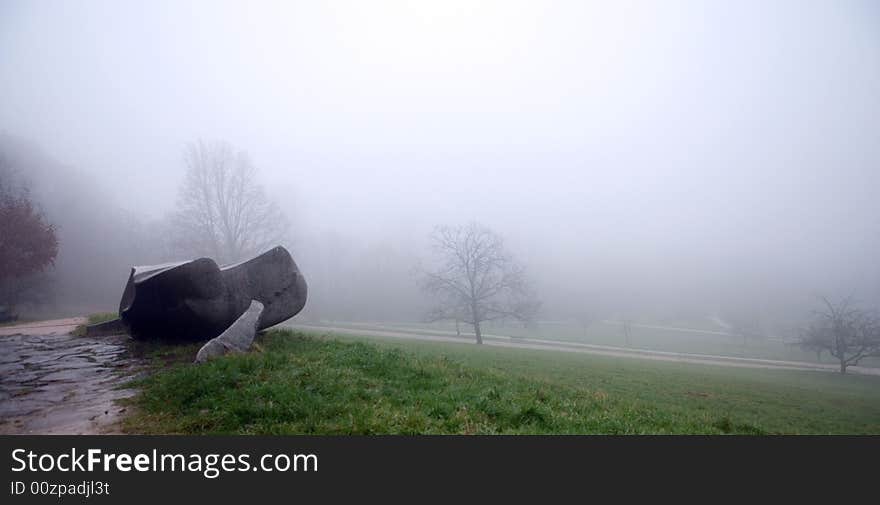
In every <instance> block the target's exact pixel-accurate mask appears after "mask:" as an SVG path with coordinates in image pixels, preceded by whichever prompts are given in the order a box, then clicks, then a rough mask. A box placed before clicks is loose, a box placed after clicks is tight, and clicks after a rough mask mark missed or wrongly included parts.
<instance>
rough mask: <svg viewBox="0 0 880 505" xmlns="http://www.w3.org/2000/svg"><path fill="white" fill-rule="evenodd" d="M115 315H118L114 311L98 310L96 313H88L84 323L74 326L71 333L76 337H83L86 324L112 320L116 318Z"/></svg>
mask: <svg viewBox="0 0 880 505" xmlns="http://www.w3.org/2000/svg"><path fill="white" fill-rule="evenodd" d="M117 317H119V314H117V313H115V312H98V313H97V314H89V315H88V317H87V318H86V322H85V324H81V325H79V326H77V327H76V328H74V329H73V332H71V334H72V335H75V336H77V337H83V336H85V334H86V326H88V325H90V324H98V323H104V322H107V321H112V320H113V319H116V318H117Z"/></svg>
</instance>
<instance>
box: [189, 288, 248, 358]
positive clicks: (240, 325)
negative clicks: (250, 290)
mask: <svg viewBox="0 0 880 505" xmlns="http://www.w3.org/2000/svg"><path fill="white" fill-rule="evenodd" d="M263 308H264V307H263V304H262V303H260V302H258V301H256V300H252V301H251V305H250V307H248V309H247V310H246V311H244V314H242V315H241V316H239V318H238V319H236V320H235V322H234V323H232V325H231V326H229V328H226V331H224V332H223V333H221V334H220V336H219V337H216V338H213V339H211V340H209V341H208V343H207V344H205V345H203V346H202V348H201V349H199V352H198V354H196V363H204V362H206V361H208V360H210V359H213V358H217V357H219V356H223V355H225V354H228V353H239V352H246V351H247V350H248V349H250V348H251V344H252V343H253V342H254V336H255V335H256V334H257V328H259V326H260V319H261V317H262V315H263Z"/></svg>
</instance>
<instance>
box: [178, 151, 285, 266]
mask: <svg viewBox="0 0 880 505" xmlns="http://www.w3.org/2000/svg"><path fill="white" fill-rule="evenodd" d="M184 162H185V164H186V168H187V171H186V178H185V180H184V183H183V188H182V189H181V192H180V197H179V203H178V210H177V212H176V213H175V214H174V215H173V216H172V221H171V222H172V229H173V230H174V232H173V238H172V242H173V244H172V245H173V248H174V249H176V250H177V251H178V252H179V253H182V254H189V255H191V256H209V257H212V258H214V259H215V260H217V261H218V262H219V263H221V264H224V263H230V262H235V261H239V260H242V259H245V258H247V257H249V256H252V255H255V254H257V253H260V252H262V251H264V250H266V249H268V248H270V247H273V246H275V245H278V244H279V243H282V242H284V240H285V239H286V238H287V232H288V229H289V222H288V220H287V217H286V216H285V215H284V213H283V212H282V211H281V209H280V208H279V207H278V206H277V205H276V204H275V202H273V201H271V200H269V198H268V197H267V196H266V194H265V191H264V190H263V188H262V186H260V185H259V183H258V182H257V177H256V176H257V169H256V168H255V167H254V165H253V164H252V163H251V160H250V158H248V156H247V154H246V153H244V152H242V151H238V152H236V151H235V150H234V149H233V147H232V146H231V145H230V144H229V143H228V142H223V141H218V142H211V143H208V142H204V141H201V140H200V141H198V142H193V143H190V144H188V145H187V146H186V148H185V150H184Z"/></svg>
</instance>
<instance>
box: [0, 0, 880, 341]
mask: <svg viewBox="0 0 880 505" xmlns="http://www.w3.org/2000/svg"><path fill="white" fill-rule="evenodd" d="M0 133H2V134H3V135H4V136H3V137H2V146H0V147H2V148H3V149H5V150H6V151H7V154H8V153H10V152H12V153H13V154H14V156H17V157H18V158H17V159H20V160H21V161H20V163H19V172H21V175H22V177H24V178H26V179H28V180H29V181H30V184H31V185H32V187H33V194H34V195H35V198H37V199H38V201H39V202H40V205H41V206H42V208H43V209H44V210H45V212H46V214H47V217H48V218H49V219H50V220H53V221H55V222H56V223H57V224H58V226H59V230H60V234H61V237H62V240H61V252H60V254H59V259H58V261H57V264H56V267H55V275H56V276H57V290H56V296H55V297H54V301H53V302H52V304H53V307H54V310H59V311H64V310H81V309H84V308H88V309H91V308H93V307H99V308H100V307H109V308H112V307H113V305H114V304H115V303H116V301H117V300H118V297H119V295H120V294H121V290H122V286H123V284H124V282H125V278H126V276H127V273H128V271H127V269H128V267H129V266H130V265H132V264H141V263H158V262H161V261H165V260H167V259H169V258H168V256H169V252H168V251H167V250H165V249H163V248H162V247H161V246H160V245H159V244H158V241H156V240H154V237H156V236H157V235H159V234H161V233H159V232H156V230H157V229H159V228H158V227H161V223H162V221H163V219H164V218H165V216H167V215H168V213H170V212H172V211H173V210H174V208H175V205H176V202H177V198H178V194H179V188H180V185H181V183H182V181H183V176H184V171H185V165H184V163H183V159H182V153H183V149H184V146H185V144H186V143H187V142H190V141H194V140H196V139H200V138H202V139H224V140H226V141H228V142H230V143H231V144H233V145H234V146H235V147H236V148H237V149H242V150H246V151H247V152H248V154H249V155H250V158H251V159H252V160H253V162H254V164H255V165H256V166H257V167H258V168H259V177H260V182H261V184H263V186H264V187H265V188H266V190H267V192H268V194H269V196H271V197H272V198H273V199H274V200H275V201H276V202H277V203H278V204H279V205H280V206H281V207H282V209H283V210H284V211H285V213H286V214H287V215H288V217H289V218H290V220H291V222H292V225H293V226H292V231H291V234H290V235H291V238H290V241H289V243H288V244H286V245H287V246H288V247H289V248H290V250H291V252H292V253H293V255H294V257H295V259H296V261H297V262H298V263H299V265H300V267H301V269H302V271H303V273H304V275H305V276H306V278H307V279H308V281H309V289H310V291H309V296H310V299H309V302H308V305H307V310H306V312H305V313H304V314H303V317H311V318H323V319H330V320H418V319H419V318H420V317H422V315H423V311H424V309H425V306H426V303H427V302H426V301H425V299H424V297H423V296H422V294H421V293H420V292H419V290H418V287H417V285H416V283H415V280H414V279H413V268H414V267H415V266H416V265H417V264H418V262H419V261H421V260H422V259H423V258H424V257H425V254H426V247H427V238H428V234H429V233H430V232H431V230H432V229H433V227H434V226H436V225H440V224H458V223H466V222H469V221H473V220H475V221H479V222H481V223H483V224H485V225H486V226H489V227H491V228H492V229H494V230H496V231H497V232H498V233H500V234H501V235H503V236H504V237H505V239H506V241H507V245H508V247H509V249H510V250H511V252H512V253H513V254H515V255H516V257H517V258H519V260H520V261H521V262H522V263H523V264H524V265H525V266H526V268H527V269H528V273H529V274H530V276H531V278H532V279H533V280H534V283H535V288H536V291H537V293H538V294H539V295H540V298H541V300H542V301H543V305H542V312H541V315H540V317H541V318H542V319H566V318H577V317H581V316H582V315H583V314H585V313H589V314H593V315H595V317H612V316H613V315H614V314H621V313H627V314H630V316H628V317H634V318H636V319H644V320H649V319H656V318H696V317H705V316H708V315H712V314H719V313H724V312H731V311H747V312H749V313H754V314H759V315H760V317H761V318H762V320H764V321H770V322H778V323H779V324H797V321H798V320H799V318H802V317H805V316H806V315H807V314H808V312H809V310H810V309H811V307H812V304H813V303H814V301H815V296H816V295H820V294H821V295H826V296H832V297H840V296H847V295H854V296H855V297H856V298H857V299H858V300H860V301H861V302H863V303H864V304H866V305H869V306H870V305H873V306H878V305H880V199H878V198H877V193H878V189H880V6H878V4H877V3H876V2H871V1H864V2H856V1H838V2H805V1H797V2H794V1H792V2H784V1H779V2H760V1H754V2H750V1H749V2H613V3H612V2H595V3H589V2H580V1H572V2H553V1H549V2H538V1H531V2H517V1H499V2H471V1H452V0H444V1H436V2H415V1H412V2H408V1H382V2H356V1H352V2H253V1H251V2H159V1H157V2H125V1H113V2H111V1H108V2H92V1H78V2H25V1H21V2H19V1H8V0H7V1H5V2H3V3H2V4H0ZM15 153H18V154H15ZM171 259H173V258H171Z"/></svg>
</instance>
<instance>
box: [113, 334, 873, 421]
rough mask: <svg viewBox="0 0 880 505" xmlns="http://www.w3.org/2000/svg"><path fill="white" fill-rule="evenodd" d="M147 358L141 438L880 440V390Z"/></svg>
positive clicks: (476, 358) (735, 377)
mask: <svg viewBox="0 0 880 505" xmlns="http://www.w3.org/2000/svg"><path fill="white" fill-rule="evenodd" d="M194 350H195V348H194V347H192V346H188V347H186V348H183V349H180V348H173V347H168V346H152V347H150V348H146V349H144V348H142V349H141V350H140V352H141V353H142V355H144V356H146V357H147V358H148V359H150V360H152V362H153V364H154V365H155V367H156V371H155V373H154V374H152V375H151V376H150V377H148V378H146V379H144V380H142V381H140V382H139V383H138V384H137V385H138V386H139V387H140V388H141V392H140V393H139V394H138V395H137V396H136V397H134V398H133V399H132V400H131V402H132V404H133V405H134V406H135V407H136V408H134V409H133V410H134V413H133V414H132V415H131V416H130V417H128V418H127V419H126V420H125V426H124V427H125V429H126V431H128V432H132V433H196V434H201V433H243V434H247V433H255V434H256V433H259V434H287V433H310V434H383V433H407V434H428V433H710V434H723V433H743V434H765V433H872V434H877V433H880V378H877V377H866V376H855V375H852V376H840V375H837V374H831V373H821V372H795V371H778V370H760V369H757V370H756V369H737V368H725V367H711V366H701V365H679V364H675V363H659V362H645V361H636V360H627V359H612V358H603V357H597V356H589V355H579V354H566V353H559V352H553V351H530V350H518V349H500V348H490V347H477V346H474V345H467V344H442V343H430V342H401V341H390V340H389V341H383V340H373V341H369V342H365V341H363V340H359V339H356V338H340V337H334V338H328V337H321V336H318V335H309V334H304V333H301V332H293V331H290V330H273V331H270V332H268V333H267V334H265V335H263V336H261V337H260V340H259V342H258V344H257V350H256V351H254V352H251V353H249V354H246V355H238V356H229V357H225V358H222V359H219V360H216V361H213V362H210V363H208V364H205V365H199V366H196V365H192V364H190V363H189V361H191V360H192V356H193V355H194V354H195V352H194Z"/></svg>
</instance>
